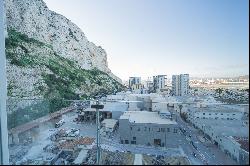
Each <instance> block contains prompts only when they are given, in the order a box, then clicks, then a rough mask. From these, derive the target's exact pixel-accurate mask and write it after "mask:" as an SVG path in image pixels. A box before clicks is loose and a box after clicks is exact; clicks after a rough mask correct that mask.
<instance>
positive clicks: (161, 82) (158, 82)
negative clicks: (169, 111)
mask: <svg viewBox="0 0 250 166" xmlns="http://www.w3.org/2000/svg"><path fill="white" fill-rule="evenodd" d="M166 83H167V75H157V76H153V88H154V91H155V92H160V91H161V89H164V88H165V86H166Z"/></svg>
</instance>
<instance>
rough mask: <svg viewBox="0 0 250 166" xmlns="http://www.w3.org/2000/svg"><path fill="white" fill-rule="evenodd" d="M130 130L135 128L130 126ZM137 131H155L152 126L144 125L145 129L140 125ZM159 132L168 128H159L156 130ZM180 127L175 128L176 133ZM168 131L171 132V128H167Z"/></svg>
mask: <svg viewBox="0 0 250 166" xmlns="http://www.w3.org/2000/svg"><path fill="white" fill-rule="evenodd" d="M130 130H131V131H132V130H133V127H130ZM136 130H137V131H149V132H150V130H151V131H153V129H151V128H150V127H144V129H141V128H140V127H138V128H137V129H136ZM156 131H157V132H166V129H165V128H157V130H156ZM177 131H178V129H177V128H174V130H173V132H174V133H177ZM167 132H170V128H167Z"/></svg>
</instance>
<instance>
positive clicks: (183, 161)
mask: <svg viewBox="0 0 250 166" xmlns="http://www.w3.org/2000/svg"><path fill="white" fill-rule="evenodd" d="M143 163H144V164H145V165H190V163H189V161H188V159H187V158H186V157H181V156H180V157H177V156H176V157H166V156H161V155H158V156H155V155H143Z"/></svg>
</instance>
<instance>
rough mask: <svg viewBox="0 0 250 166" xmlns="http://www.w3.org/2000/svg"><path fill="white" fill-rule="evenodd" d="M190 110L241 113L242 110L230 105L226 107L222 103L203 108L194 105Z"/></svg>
mask: <svg viewBox="0 0 250 166" xmlns="http://www.w3.org/2000/svg"><path fill="white" fill-rule="evenodd" d="M189 109H190V110H192V109H193V110H194V111H196V112H219V113H235V112H236V113H240V112H241V111H240V110H239V109H235V108H232V107H231V108H230V107H225V106H221V105H214V106H208V107H201V108H197V107H193V108H189Z"/></svg>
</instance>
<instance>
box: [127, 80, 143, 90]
mask: <svg viewBox="0 0 250 166" xmlns="http://www.w3.org/2000/svg"><path fill="white" fill-rule="evenodd" d="M138 84H141V77H129V88H130V89H132V86H133V85H138Z"/></svg>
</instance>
